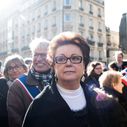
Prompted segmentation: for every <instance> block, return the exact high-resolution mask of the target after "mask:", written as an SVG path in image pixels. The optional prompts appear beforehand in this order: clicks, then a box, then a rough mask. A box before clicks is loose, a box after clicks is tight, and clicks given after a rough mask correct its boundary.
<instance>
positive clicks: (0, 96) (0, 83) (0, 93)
mask: <svg viewBox="0 0 127 127" xmlns="http://www.w3.org/2000/svg"><path fill="white" fill-rule="evenodd" d="M7 92H8V85H7V81H6V79H5V78H1V79H0V125H2V126H3V127H8V115H7V106H6V101H7Z"/></svg>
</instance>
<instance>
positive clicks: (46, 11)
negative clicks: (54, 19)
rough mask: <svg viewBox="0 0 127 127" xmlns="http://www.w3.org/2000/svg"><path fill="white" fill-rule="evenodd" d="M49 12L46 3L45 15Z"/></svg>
mask: <svg viewBox="0 0 127 127" xmlns="http://www.w3.org/2000/svg"><path fill="white" fill-rule="evenodd" d="M47 14H48V5H46V6H45V8H44V15H47Z"/></svg>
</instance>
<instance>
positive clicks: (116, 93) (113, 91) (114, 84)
mask: <svg viewBox="0 0 127 127" xmlns="http://www.w3.org/2000/svg"><path fill="white" fill-rule="evenodd" d="M99 82H100V85H101V86H102V87H103V89H104V90H105V92H106V93H108V94H110V95H112V96H113V97H114V98H115V99H116V100H117V101H118V102H119V103H120V104H121V105H122V106H123V108H124V109H125V110H126V111H127V87H126V86H124V84H122V74H121V73H120V72H117V71H106V72H104V73H103V74H102V75H101V76H100V78H99Z"/></svg>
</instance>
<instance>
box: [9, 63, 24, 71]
mask: <svg viewBox="0 0 127 127" xmlns="http://www.w3.org/2000/svg"><path fill="white" fill-rule="evenodd" d="M21 67H23V65H15V66H14V67H12V66H9V67H7V71H8V72H12V71H14V69H15V70H18V69H20V68H21Z"/></svg>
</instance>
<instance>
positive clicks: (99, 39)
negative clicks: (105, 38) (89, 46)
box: [98, 35, 102, 43]
mask: <svg viewBox="0 0 127 127" xmlns="http://www.w3.org/2000/svg"><path fill="white" fill-rule="evenodd" d="M98 41H99V43H100V42H102V36H101V35H99V36H98Z"/></svg>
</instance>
